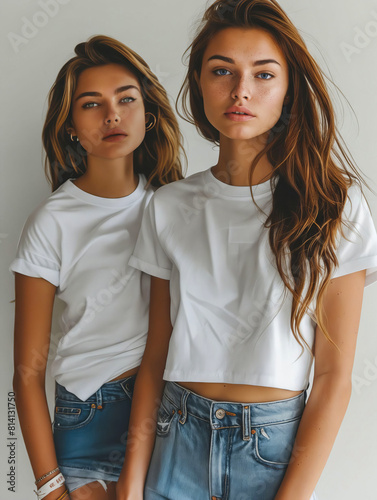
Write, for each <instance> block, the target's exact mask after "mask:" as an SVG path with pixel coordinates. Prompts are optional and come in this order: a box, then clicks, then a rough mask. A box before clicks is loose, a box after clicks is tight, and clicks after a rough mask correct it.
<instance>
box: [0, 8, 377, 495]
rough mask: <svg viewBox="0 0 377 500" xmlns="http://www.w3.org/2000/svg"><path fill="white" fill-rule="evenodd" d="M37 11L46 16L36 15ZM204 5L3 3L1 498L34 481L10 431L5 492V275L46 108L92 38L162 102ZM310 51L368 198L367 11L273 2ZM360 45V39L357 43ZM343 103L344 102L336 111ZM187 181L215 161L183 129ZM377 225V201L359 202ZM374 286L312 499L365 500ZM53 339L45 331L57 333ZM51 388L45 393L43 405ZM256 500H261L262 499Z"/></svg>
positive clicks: (371, 13)
mask: <svg viewBox="0 0 377 500" xmlns="http://www.w3.org/2000/svg"><path fill="white" fill-rule="evenodd" d="M43 5H44V7H42V6H43ZM205 5H206V1H205V0H190V1H187V0H139V1H130V0H108V1H106V2H105V1H102V0H59V1H58V0H2V2H1V7H2V16H1V21H0V23H1V24H0V29H1V59H0V60H1V73H2V76H3V79H2V80H3V81H2V83H1V89H0V90H1V92H0V98H1V116H2V120H1V127H2V130H1V140H2V148H1V154H2V158H1V183H0V188H1V195H0V203H1V219H0V254H1V268H0V284H1V301H0V307H1V311H0V314H1V316H0V317H1V338H0V343H1V350H0V352H1V364H0V367H1V375H2V376H1V378H0V391H1V392H0V423H1V426H0V498H1V499H2V500H28V499H31V498H33V496H34V493H32V487H33V476H32V472H31V467H30V465H29V462H28V459H27V456H26V452H25V448H24V445H23V441H22V436H21V432H20V430H19V428H17V430H16V437H17V447H16V477H17V485H16V492H15V493H12V492H10V491H8V486H9V485H8V484H7V473H8V472H9V465H8V457H9V448H7V444H8V443H9V441H7V438H8V437H9V435H8V428H7V418H8V413H7V412H8V403H7V398H8V392H9V391H11V390H12V373H13V363H12V335H13V333H12V330H13V310H14V304H13V303H11V301H12V300H13V298H14V291H13V279H12V277H11V275H10V274H9V272H8V266H9V264H10V262H11V261H12V259H13V256H14V254H15V250H16V245H17V241H18V237H19V233H20V231H21V228H22V225H23V223H24V221H25V219H26V217H27V216H28V214H29V213H30V212H31V210H32V209H33V208H34V207H35V206H36V205H37V204H38V203H39V202H40V201H41V200H42V199H43V198H44V197H46V196H47V195H48V194H49V192H50V191H49V186H48V185H47V182H46V181H45V178H44V174H43V168H42V149H41V140H40V136H41V129H42V124H43V119H44V115H45V112H46V96H47V93H48V90H49V88H50V86H51V85H52V83H53V81H54V79H55V77H56V74H57V72H58V70H59V69H60V67H61V66H62V65H63V64H64V63H65V61H66V60H67V59H68V58H69V57H71V56H72V55H73V48H74V46H75V45H76V44H77V43H78V42H81V41H84V40H86V39H87V38H88V37H89V36H91V35H94V34H105V35H110V36H113V37H115V38H118V39H119V40H121V41H122V42H124V43H126V44H127V45H129V46H130V47H132V48H133V49H134V50H136V51H137V52H139V53H140V54H141V55H142V56H143V57H144V58H145V59H146V60H147V61H148V62H149V64H150V66H151V68H152V69H153V70H154V71H155V73H157V75H158V76H159V78H160V80H161V82H162V83H163V84H164V85H165V87H166V89H167V91H168V93H169V95H170V97H171V99H172V101H173V100H174V99H175V98H176V96H177V93H178V90H179V87H180V84H181V82H182V79H183V75H184V66H183V64H182V61H181V57H182V54H183V52H184V50H185V49H186V47H187V46H188V44H189V40H190V39H191V35H192V33H193V29H194V23H195V21H196V20H197V19H198V16H199V15H200V13H202V11H203V9H204V7H205ZM281 5H282V6H283V8H285V9H286V11H287V13H288V14H289V15H290V16H291V18H292V20H293V21H294V22H295V23H296V25H297V26H298V27H299V28H300V30H301V32H302V34H303V36H304V38H305V39H306V41H307V43H308V45H309V49H310V50H311V51H312V52H313V54H314V55H315V56H316V57H317V59H318V61H319V62H320V64H321V65H322V66H323V67H324V68H325V69H326V68H327V69H326V71H327V73H328V74H330V76H331V77H332V79H333V80H334V81H335V82H336V84H337V85H338V86H339V88H340V89H341V90H342V92H343V93H344V94H345V96H346V97H347V99H348V100H349V102H350V104H351V105H352V107H353V109H354V111H355V113H356V116H357V119H356V118H355V116H353V115H352V112H351V111H350V108H349V107H347V105H346V104H345V105H344V112H343V113H342V110H341V107H340V105H339V103H340V100H339V98H337V97H336V94H335V91H334V96H335V102H336V104H337V107H338V108H339V110H340V115H339V116H340V121H339V128H340V129H341V131H342V133H343V135H344V137H345V139H346V142H347V144H348V146H349V147H350V149H351V151H352V153H353V154H354V157H355V159H356V161H357V163H358V165H359V166H360V168H361V169H362V171H363V172H364V173H365V174H366V175H367V176H369V178H370V185H371V186H372V187H373V188H374V189H377V187H376V184H377V183H376V181H377V171H376V157H377V145H376V144H377V141H376V124H375V123H376V119H375V117H376V116H377V99H376V89H377V65H376V56H377V2H376V1H373V0H358V1H356V0H316V1H315V2H314V1H309V0H300V1H298V0H281ZM366 33H367V34H366ZM343 102H344V101H343ZM182 129H183V132H184V136H185V140H186V146H187V153H188V157H189V169H188V173H189V174H191V173H194V172H196V171H199V170H203V169H205V168H208V167H209V166H210V165H211V164H214V163H215V159H216V152H215V151H214V150H213V148H212V147H211V145H210V144H207V143H206V142H205V141H204V140H201V139H199V137H198V135H197V134H196V131H195V129H194V127H192V126H190V125H188V124H185V123H182ZM368 198H369V201H370V204H371V208H372V212H373V214H374V217H375V221H376V222H377V198H376V197H375V196H373V195H371V194H370V193H369V196H368ZM376 303H377V286H375V287H371V288H369V289H367V290H366V293H365V300H364V309H363V316H362V322H361V327H360V340H359V343H358V348H357V355H356V361H355V368H354V374H355V378H354V390H353V395H352V400H351V403H350V406H349V410H348V413H347V416H346V418H345V421H344V423H343V426H342V429H341V431H340V434H339V437H338V439H337V442H336V444H335V447H334V449H333V452H332V455H331V458H330V460H329V462H328V465H327V467H326V469H325V471H324V473H323V475H322V478H321V480H320V483H319V485H318V489H317V492H318V494H319V497H320V500H338V499H339V500H340V499H341V500H353V499H355V498H359V499H362V500H375V498H376V493H375V492H376V469H377V458H376V451H375V450H376V449H377V433H375V432H374V431H375V425H376V415H377V398H376V397H375V396H376V388H377V384H376V380H377V340H376ZM56 328H57V327H55V329H56ZM52 387H53V386H52V383H51V381H50V382H49V392H50V399H51V396H52ZM261 500H262V499H261Z"/></svg>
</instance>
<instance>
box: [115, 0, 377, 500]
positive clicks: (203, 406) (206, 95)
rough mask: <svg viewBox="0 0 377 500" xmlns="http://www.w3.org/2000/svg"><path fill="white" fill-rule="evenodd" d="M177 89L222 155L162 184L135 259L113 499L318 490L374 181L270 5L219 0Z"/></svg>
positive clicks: (372, 273)
mask: <svg viewBox="0 0 377 500" xmlns="http://www.w3.org/2000/svg"><path fill="white" fill-rule="evenodd" d="M181 97H182V99H183V103H184V110H185V112H186V116H187V117H188V119H189V120H190V121H191V122H192V123H193V124H194V125H195V126H196V127H197V129H198V130H199V132H200V134H201V135H202V136H204V137H205V138H206V139H207V140H209V141H210V142H212V143H214V144H216V145H218V146H219V159H218V163H217V164H216V165H215V166H213V167H212V168H209V169H208V170H206V171H204V172H200V173H197V174H194V175H192V176H190V177H188V178H187V179H184V180H182V181H179V182H177V183H174V184H173V185H170V186H164V187H163V188H162V189H161V190H159V191H158V192H157V193H156V194H155V195H154V196H153V197H152V200H151V203H150V204H149V206H148V208H147V210H146V212H145V214H144V217H143V222H142V226H141V230H140V234H139V239H138V242H137V245H136V247H135V251H134V254H133V256H132V257H131V260H130V264H131V265H132V266H134V267H135V268H136V269H140V270H143V271H145V272H147V273H149V274H151V275H152V283H151V303H150V318H149V333H148V341H147V346H146V350H145V354H144V357H143V360H142V364H141V367H140V370H139V373H138V378H137V381H136V388H135V394H134V400H133V409H132V414H131V422H130V429H131V435H130V437H129V442H128V445H127V452H126V460H125V464H124V468H123V470H122V474H121V477H120V479H119V482H118V485H117V491H118V497H117V498H118V500H125V499H127V500H131V499H132V500H138V499H140V500H141V499H142V498H145V499H146V500H157V499H158V500H162V499H169V500H177V499H180V500H192V499H194V498H195V499H200V500H202V499H212V500H220V499H222V500H225V499H229V500H241V499H251V498H252V499H260V500H309V499H311V498H312V499H314V498H315V493H314V488H315V485H316V483H317V481H318V479H319V477H320V475H321V472H322V470H323V468H324V466H325V463H326V460H327V458H328V456H329V453H330V451H331V448H332V446H333V443H334V440H335V437H336V435H337V432H338V430H339V426H340V424H341V421H342V419H343V416H344V414H345V411H346V408H347V405H348V402H349V399H350V395H351V372H352V365H353V359H354V354H355V347H356V337H357V331H358V326H359V320H360V313H361V304H362V297H363V290H364V286H365V285H369V284H370V283H372V282H374V281H376V280H377V234H376V230H375V228H374V224H373V220H372V217H371V214H370V211H369V209H368V206H367V203H366V201H365V198H364V196H363V193H362V189H361V186H362V182H361V179H360V176H359V175H358V173H357V170H356V169H355V167H354V166H353V164H352V161H351V160H350V157H349V155H347V152H346V149H345V148H344V147H343V146H342V143H341V142H340V140H339V136H338V134H337V130H336V126H335V118H334V112H333V107H332V104H331V101H330V98H329V94H328V91H327V89H326V85H325V80H324V76H323V74H322V72H321V70H320V68H319V66H318V65H317V63H316V62H315V61H314V59H313V58H312V56H311V55H310V54H309V52H308V50H307V47H306V45H305V43H304V41H303V39H302V38H301V36H300V35H299V33H298V31H297V29H296V28H295V27H294V25H293V24H292V22H291V21H290V20H289V18H288V17H287V15H286V14H285V12H284V11H283V10H282V9H281V7H280V6H279V4H278V3H277V2H276V1H275V0H225V1H220V0H218V1H216V2H214V3H213V4H212V5H211V6H210V7H209V8H208V10H207V11H206V13H205V16H204V20H203V23H202V26H201V27H200V29H199V32H198V34H197V36H196V37H195V39H194V41H193V43H192V44H191V46H190V58H189V66H188V72H187V77H186V80H185V82H184V85H183V89H182V96H181ZM187 101H188V104H186V103H187ZM172 207H174V210H172ZM313 358H314V360H315V364H314V380H313V385H312V388H311V392H310V396H309V397H308V399H307V398H306V390H307V388H308V383H309V374H310V370H311V366H312V361H313ZM306 399H307V401H306ZM146 422H148V423H149V425H148V426H147V425H146ZM152 424H153V425H152ZM152 430H153V432H152ZM154 430H156V434H157V436H156V438H155V432H154ZM143 495H144V496H143ZM340 495H341V492H340Z"/></svg>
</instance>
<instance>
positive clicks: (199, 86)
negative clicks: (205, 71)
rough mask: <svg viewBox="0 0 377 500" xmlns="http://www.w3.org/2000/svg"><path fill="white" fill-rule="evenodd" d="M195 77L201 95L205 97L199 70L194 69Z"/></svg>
mask: <svg viewBox="0 0 377 500" xmlns="http://www.w3.org/2000/svg"><path fill="white" fill-rule="evenodd" d="M194 78H195V81H196V84H197V86H198V90H199V94H200V95H201V97H203V92H202V86H201V85H200V77H199V75H198V72H197V71H196V70H195V71H194Z"/></svg>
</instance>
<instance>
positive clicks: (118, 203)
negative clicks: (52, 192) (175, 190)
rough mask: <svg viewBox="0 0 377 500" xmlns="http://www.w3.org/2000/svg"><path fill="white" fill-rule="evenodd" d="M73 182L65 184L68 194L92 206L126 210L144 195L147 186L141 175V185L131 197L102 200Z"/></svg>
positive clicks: (69, 180) (139, 184)
mask: <svg viewBox="0 0 377 500" xmlns="http://www.w3.org/2000/svg"><path fill="white" fill-rule="evenodd" d="M72 181H73V179H68V181H67V182H65V183H64V184H63V186H64V190H65V192H66V193H68V194H70V195H72V196H74V197H75V198H78V199H79V200H81V201H83V202H85V203H88V204H90V205H97V206H99V207H105V208H124V207H126V206H128V205H131V204H132V203H134V202H135V201H137V200H138V199H139V198H140V197H141V196H142V195H143V193H144V190H145V185H146V179H145V177H144V176H143V175H140V174H139V183H138V185H137V187H136V189H135V191H133V192H132V193H130V194H129V195H127V196H123V197H121V198H102V197H101V196H95V195H94V194H90V193H87V192H86V191H83V190H82V189H80V188H79V187H77V186H76V185H75V184H74V183H73V182H72Z"/></svg>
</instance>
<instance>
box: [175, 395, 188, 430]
mask: <svg viewBox="0 0 377 500" xmlns="http://www.w3.org/2000/svg"><path fill="white" fill-rule="evenodd" d="M189 395H190V393H189V391H185V390H184V391H183V392H182V395H181V408H180V410H179V411H178V413H179V414H180V418H179V423H180V424H185V423H186V419H187V406H186V402H187V398H188V397H189Z"/></svg>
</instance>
